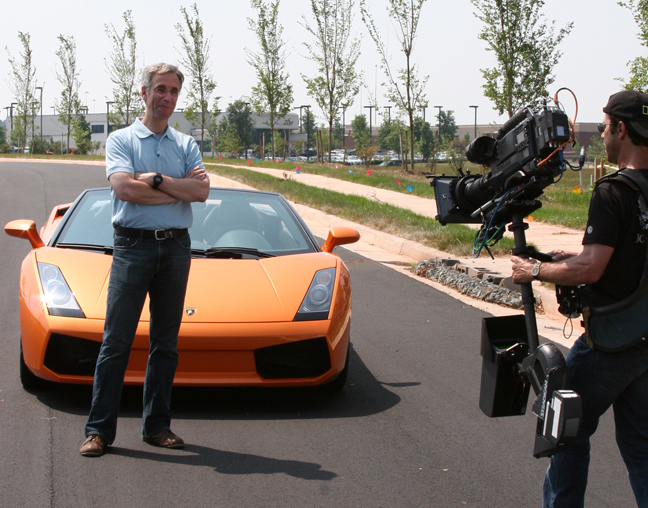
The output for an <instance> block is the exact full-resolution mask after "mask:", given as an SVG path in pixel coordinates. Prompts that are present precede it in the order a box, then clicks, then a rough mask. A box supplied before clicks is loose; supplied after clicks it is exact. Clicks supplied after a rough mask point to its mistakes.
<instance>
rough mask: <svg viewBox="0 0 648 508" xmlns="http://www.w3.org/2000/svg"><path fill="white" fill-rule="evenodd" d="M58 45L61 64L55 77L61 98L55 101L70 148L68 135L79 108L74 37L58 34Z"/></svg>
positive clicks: (79, 84) (70, 132)
mask: <svg viewBox="0 0 648 508" xmlns="http://www.w3.org/2000/svg"><path fill="white" fill-rule="evenodd" d="M58 41H59V46H58V49H57V50H56V56H57V57H58V58H59V62H60V64H61V71H60V72H59V71H58V70H57V71H55V72H56V79H57V80H58V82H59V83H61V85H63V90H61V99H60V101H58V102H56V109H57V110H58V112H59V115H58V121H59V122H61V123H62V124H63V125H67V145H66V146H67V148H68V151H69V148H70V135H71V134H72V127H73V125H74V122H75V120H76V118H77V115H78V114H79V110H80V109H81V101H80V100H79V87H80V86H81V82H80V81H79V69H78V68H77V63H76V42H75V41H74V37H73V36H70V37H65V36H64V35H59V36H58Z"/></svg>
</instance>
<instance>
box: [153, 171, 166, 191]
mask: <svg viewBox="0 0 648 508" xmlns="http://www.w3.org/2000/svg"><path fill="white" fill-rule="evenodd" d="M163 181H164V178H162V173H156V175H155V176H154V177H153V185H152V187H153V188H154V189H157V188H158V187H159V186H160V184H161V183H162V182H163Z"/></svg>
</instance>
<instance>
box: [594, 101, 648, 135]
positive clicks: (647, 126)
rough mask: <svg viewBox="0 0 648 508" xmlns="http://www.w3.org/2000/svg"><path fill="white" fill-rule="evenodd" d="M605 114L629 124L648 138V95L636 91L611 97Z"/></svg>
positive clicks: (604, 109) (604, 110) (605, 108)
mask: <svg viewBox="0 0 648 508" xmlns="http://www.w3.org/2000/svg"><path fill="white" fill-rule="evenodd" d="M603 112H604V113H606V114H608V115H610V116H614V117H616V118H620V119H621V120H623V121H624V122H627V123H629V124H630V125H631V126H632V128H633V129H634V130H635V131H637V133H638V134H639V135H640V136H641V137H643V138H648V95H646V94H645V93H643V92H637V91H635V90H624V91H623V92H618V93H615V94H614V95H610V99H609V100H608V103H607V106H605V107H604V108H603Z"/></svg>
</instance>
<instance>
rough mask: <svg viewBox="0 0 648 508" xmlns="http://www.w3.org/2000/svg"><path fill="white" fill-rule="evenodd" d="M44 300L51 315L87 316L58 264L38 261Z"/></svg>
mask: <svg viewBox="0 0 648 508" xmlns="http://www.w3.org/2000/svg"><path fill="white" fill-rule="evenodd" d="M38 273H39V274H40V279H41V286H42V288H43V300H44V301H45V305H46V306H47V310H48V312H49V313H50V315H51V316H65V317H82V318H84V317H85V314H84V313H83V311H82V310H81V307H79V304H78V303H77V301H76V298H75V297H74V293H72V291H71V290H70V286H68V284H67V282H66V281H65V278H64V277H63V274H62V273H61V270H60V268H59V267H58V266H55V265H50V264H48V263H38Z"/></svg>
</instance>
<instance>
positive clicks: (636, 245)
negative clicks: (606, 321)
mask: <svg viewBox="0 0 648 508" xmlns="http://www.w3.org/2000/svg"><path fill="white" fill-rule="evenodd" d="M641 172H642V175H643V176H644V177H645V178H647V179H648V170H642V171H641ZM640 196H641V192H640V191H638V190H634V189H633V188H632V187H630V186H629V185H627V184H626V183H624V182H619V181H615V180H614V179H613V178H612V179H609V180H606V181H604V182H601V183H600V184H599V185H597V186H596V188H595V189H594V192H593V193H592V200H591V201H590V208H589V215H588V219H587V229H586V231H585V236H584V237H583V245H585V244H592V243H597V244H602V245H607V246H610V247H613V248H614V253H613V254H612V258H611V259H610V261H609V263H608V265H607V267H606V269H605V272H603V276H602V277H601V278H600V279H599V280H598V282H596V283H595V284H592V285H591V288H592V289H593V290H594V292H595V294H596V296H597V298H596V300H595V301H593V302H592V303H593V304H594V305H606V304H609V303H613V302H615V301H619V300H622V299H623V298H625V297H627V296H628V295H630V294H631V293H632V292H633V291H634V290H635V289H637V287H638V285H639V279H640V278H641V275H642V273H643V267H644V264H645V260H646V240H647V239H648V217H642V216H641V212H640V209H639V199H640ZM642 199H643V198H642Z"/></svg>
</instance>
